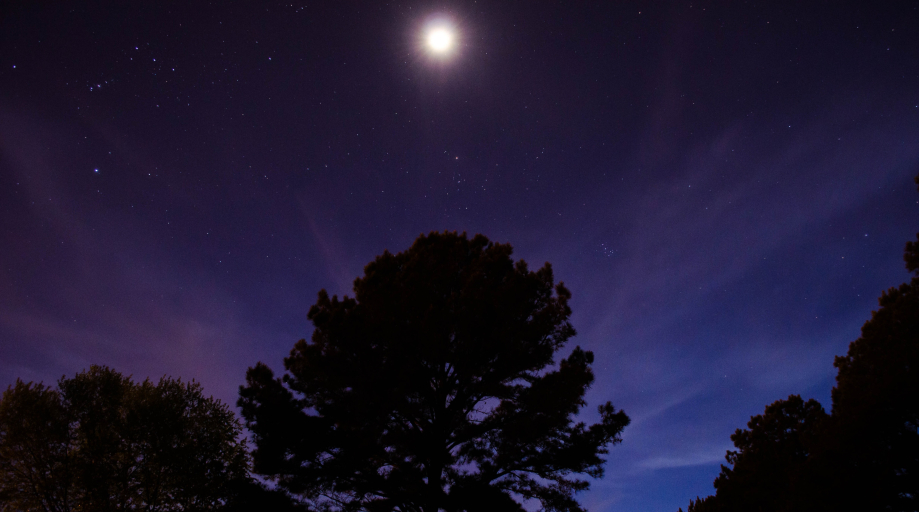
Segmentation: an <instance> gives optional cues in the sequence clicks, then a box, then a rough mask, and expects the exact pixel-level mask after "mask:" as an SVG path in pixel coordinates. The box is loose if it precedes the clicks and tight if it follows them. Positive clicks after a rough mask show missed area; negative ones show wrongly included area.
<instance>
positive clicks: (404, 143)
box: [0, 0, 919, 512]
mask: <svg viewBox="0 0 919 512" xmlns="http://www.w3.org/2000/svg"><path fill="white" fill-rule="evenodd" d="M256 4H258V7H256V6H255V5H256ZM314 4H315V5H314ZM803 4H806V5H803ZM917 9H919V6H917V4H916V3H915V2H885V3H882V4H878V3H873V2H864V3H862V4H851V5H847V6H843V5H842V4H841V3H839V2H801V3H789V5H787V6H777V5H775V3H773V2H763V3H750V2H748V3H743V4H741V3H740V2H731V3H727V2H725V3H718V4H714V3H707V2H671V3H668V4H666V5H661V4H660V3H649V2H615V3H614V2H601V3H591V4H588V3H586V2H584V3H583V4H572V3H570V2H402V3H398V4H384V3H383V2H372V3H371V2H309V3H304V2H302V1H300V0H293V1H291V0H288V1H287V2H286V3H284V4H275V3H273V2H261V3H243V2H238V3H230V2H217V3H216V5H206V4H205V3H204V2H176V3H169V2H147V3H143V4H138V3H130V6H129V5H128V3H125V2H111V3H106V2H93V3H88V2H66V3H64V2H56V3H49V2H10V3H7V4H5V5H4V6H3V7H2V8H0V385H2V386H4V387H5V386H6V385H8V384H9V383H11V382H14V381H15V379H16V378H17V377H18V378H22V379H24V380H36V381H38V380H43V381H45V382H51V381H54V380H56V379H57V378H58V377H60V376H61V375H64V374H66V375H72V374H74V373H75V372H77V371H80V370H82V369H84V368H86V367H87V366H88V365H90V364H93V363H97V364H107V365H110V366H112V367H114V368H115V369H117V370H119V371H121V372H123V373H127V374H133V375H134V377H135V378H136V379H142V378H145V377H148V376H149V377H153V378H157V377H159V376H161V375H164V374H166V375H171V376H176V377H182V378H184V379H191V378H194V379H197V380H199V381H200V382H201V383H202V384H203V385H204V389H205V391H206V392H207V393H208V394H213V395H214V396H216V397H218V398H220V399H222V400H225V401H227V402H230V403H233V404H235V400H236V390H237V387H238V386H239V385H240V384H241V383H242V382H243V380H244V373H245V369H246V368H247V367H248V366H251V365H253V364H255V363H256V362H257V361H259V360H261V361H265V362H266V363H268V364H269V365H270V366H272V367H274V368H275V369H279V368H281V359H282V357H283V356H285V355H286V353H287V352H288V351H289V350H290V348H291V347H292V346H293V343H294V342H295V341H296V340H297V339H300V338H305V337H309V335H310V333H311V326H310V324H309V323H308V321H307V320H306V312H307V309H308V308H309V306H310V305H311V304H312V303H313V302H314V301H315V298H316V292H317V291H318V290H319V289H320V288H326V289H328V290H329V292H330V293H337V294H340V295H341V294H344V293H349V292H350V283H351V281H352V280H353V279H354V278H355V277H357V276H358V275H359V274H361V272H362V268H363V265H364V264H366V263H367V262H369V261H370V260H372V259H373V257H374V256H375V255H377V254H379V253H381V252H382V251H383V250H384V249H389V250H390V251H393V252H395V251H400V250H403V249H406V248H408V246H409V245H410V244H411V242H412V241H413V240H414V239H415V238H416V237H417V236H418V235H419V234H421V233H423V232H429V231H432V230H438V231H440V230H458V231H467V232H469V233H470V234H472V233H483V234H485V235H486V236H488V237H489V238H490V239H492V240H494V241H498V242H509V243H511V244H512V245H513V246H514V248H515V256H516V257H517V258H523V259H525V260H527V261H528V262H530V264H531V266H538V265H541V264H542V263H543V262H544V261H550V262H551V263H552V264H553V266H554V268H555V274H556V277H557V278H558V279H560V280H563V281H564V282H565V283H566V284H567V286H568V287H569V288H570V289H571V291H572V293H573V294H574V297H573V300H572V309H573V310H574V315H573V323H574V325H575V327H576V328H577V329H578V332H579V334H578V336H577V337H576V338H575V339H574V341H573V342H572V347H573V345H574V344H579V345H581V346H583V347H586V348H589V349H590V350H593V351H594V352H595V354H596V364H595V372H596V375H597V382H596V384H595V385H594V387H593V388H592V389H591V391H590V393H589V397H588V398H589V400H590V404H591V406H590V410H593V406H594V405H596V404H597V403H600V402H601V401H605V400H607V399H608V400H612V401H613V403H614V404H615V405H616V406H617V407H620V408H622V409H624V410H625V411H626V412H627V413H628V414H629V415H630V416H631V418H632V424H631V425H630V426H629V427H628V428H627V429H626V431H625V434H624V442H623V444H622V445H621V446H618V447H615V448H614V449H613V450H612V452H611V454H610V456H609V462H608V464H607V475H606V477H605V478H603V479H602V480H599V481H596V482H594V484H593V487H592V489H591V490H590V491H589V492H588V493H585V494H584V495H583V496H582V497H583V500H582V501H583V502H584V503H585V504H586V505H587V507H588V509H589V510H591V511H595V512H619V511H652V510H653V511H657V510H667V511H674V512H675V510H676V508H677V507H679V506H682V507H684V508H685V506H686V504H687V503H688V501H689V499H691V498H695V497H696V496H697V495H701V496H704V495H708V494H710V493H711V492H713V488H712V480H713V479H714V477H715V476H716V475H717V473H718V470H719V464H720V463H721V462H722V461H723V456H724V452H725V450H726V449H728V448H730V446H731V444H730V439H729V436H730V434H731V433H732V432H733V431H734V429H736V428H738V427H742V426H744V425H745V423H746V421H747V420H748V419H749V417H750V416H751V415H753V414H758V413H761V412H762V411H763V409H764V407H765V405H766V404H768V403H771V402H772V401H774V400H776V399H780V398H784V397H786V396H788V395H789V394H791V393H798V394H801V395H802V396H804V397H805V398H811V397H813V398H817V399H818V400H820V401H821V402H822V403H823V404H824V406H825V407H827V408H829V392H830V388H831V386H832V384H833V378H834V376H835V369H834V368H833V366H832V362H833V356H834V355H837V354H843V353H845V351H846V348H847V346H848V343H849V342H851V341H852V340H854V339H855V338H856V337H857V336H858V333H859V328H860V326H861V324H862V323H864V321H865V320H867V319H868V318H869V316H870V311H871V310H872V309H873V308H875V307H876V304H877V302H876V299H877V297H878V295H879V294H880V292H881V291H882V290H883V289H885V288H887V287H890V286H893V285H896V284H899V283H900V282H903V281H905V280H907V277H908V275H907V272H906V270H905V269H904V267H903V262H902V251H903V245H904V243H905V242H906V241H907V240H909V239H912V238H913V237H914V236H915V232H916V231H917V229H919V194H917V193H916V191H915V185H914V184H913V182H912V179H913V177H914V176H915V175H916V174H917V173H919V65H917V63H919V10H917ZM437 16H440V17H443V18H445V19H447V20H449V21H450V22H451V23H453V24H454V26H455V27H456V29H457V37H458V40H457V42H458V43H459V46H458V47H457V48H456V50H455V52H454V53H453V54H452V55H450V56H448V57H447V58H444V59H438V58H435V57H432V56H431V55H430V54H429V53H428V52H426V51H425V50H424V48H423V46H422V44H421V35H422V33H423V29H424V26H425V23H426V21H427V20H429V19H431V18H432V17H437ZM587 416H588V417H590V415H587Z"/></svg>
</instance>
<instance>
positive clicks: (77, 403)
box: [0, 366, 248, 511]
mask: <svg viewBox="0 0 919 512" xmlns="http://www.w3.org/2000/svg"><path fill="white" fill-rule="evenodd" d="M240 432H241V429H240V426H239V423H238V422H237V421H236V419H235V418H234V416H233V413H232V412H230V411H229V410H228V409H227V407H226V406H225V405H223V404H221V403H220V402H219V401H217V400H215V399H213V398H206V397H204V396H203V395H202V393H201V387H200V385H199V384H197V383H195V382H189V383H183V382H181V381H180V380H173V379H169V378H165V377H164V378H162V379H160V381H159V382H158V383H157V384H153V383H152V382H150V381H149V380H145V381H144V382H142V383H139V384H136V383H134V382H132V381H131V379H130V378H129V377H125V376H123V375H121V374H119V373H118V372H116V371H114V370H111V369H109V368H107V367H100V366H92V367H91V368H90V369H89V370H88V371H85V372H82V373H79V374H77V375H76V376H75V377H74V378H72V379H66V378H61V380H60V381H59V382H58V389H56V390H55V389H51V388H48V387H45V386H43V385H42V384H33V383H24V382H22V381H21V380H19V381H17V382H16V384H15V385H14V386H10V388H8V389H7V390H6V392H4V394H3V398H2V400H0V502H2V503H3V504H4V505H6V506H7V507H10V508H13V509H15V510H22V511H32V510H36V511H37V510H46V511H109V510H149V511H153V510H174V511H190V510H195V511H199V510H202V511H203V510H216V509H218V508H219V507H221V506H222V505H223V504H224V503H225V502H226V498H227V497H228V496H229V495H230V491H231V489H230V483H231V482H233V481H238V480H241V479H245V478H246V470H247V464H248V458H247V454H246V451H245V444H244V442H242V441H239V440H238V437H239V435H240Z"/></svg>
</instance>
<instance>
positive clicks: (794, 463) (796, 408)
mask: <svg viewBox="0 0 919 512" xmlns="http://www.w3.org/2000/svg"><path fill="white" fill-rule="evenodd" d="M826 419H827V414H826V412H824V410H823V407H822V406H821V405H820V403H819V402H817V401H816V400H813V399H811V400H808V401H807V402H805V401H804V400H802V399H801V397H800V396H798V395H791V396H789V397H788V399H787V400H778V401H776V402H774V403H773V404H771V405H768V406H766V411H765V412H764V413H763V414H759V415H756V416H753V417H752V418H751V419H750V421H749V422H748V423H747V429H748V430H741V429H737V430H736V431H735V432H734V434H733V435H732V436H731V441H733V442H734V446H735V447H736V448H737V450H734V451H728V453H727V456H726V457H725V458H726V459H727V462H728V463H729V464H731V466H732V467H730V468H729V467H727V466H724V465H722V466H721V474H720V475H718V477H717V478H716V479H715V489H716V490H717V493H716V494H715V496H709V497H708V498H706V499H705V500H699V499H698V498H697V499H696V501H695V502H693V503H691V504H690V507H689V510H690V511H691V512H716V511H719V512H720V511H734V510H738V511H739V510H743V511H751V512H756V511H762V512H767V511H769V512H774V511H777V510H787V509H788V507H789V503H793V502H794V501H795V499H794V495H795V494H796V493H797V492H800V490H799V489H798V488H797V480H798V477H799V475H800V473H801V471H803V469H804V466H805V463H806V462H807V458H808V455H809V449H808V447H809V446H811V445H812V444H813V438H814V437H815V436H816V435H817V432H819V428H820V427H821V426H822V424H823V422H824V421H826Z"/></svg>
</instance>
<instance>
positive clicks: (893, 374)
mask: <svg viewBox="0 0 919 512" xmlns="http://www.w3.org/2000/svg"><path fill="white" fill-rule="evenodd" d="M916 182H917V183H919V176H917V178H916ZM917 238H919V235H917ZM903 259H904V260H905V261H906V268H907V270H909V271H910V272H913V273H914V276H913V277H912V279H911V280H910V282H909V283H904V284H901V285H900V286H899V287H895V288H890V289H889V290H887V291H886V292H884V293H883V294H882V295H881V297H880V299H878V303H879V305H880V308H879V309H878V310H877V311H873V312H872V313H871V319H870V320H868V321H867V322H865V325H864V326H862V333H861V334H862V335H861V337H859V338H858V339H857V340H855V341H853V342H852V343H851V344H850V345H849V351H848V353H847V354H846V355H845V356H839V357H837V358H836V361H835V363H834V366H836V368H838V370H839V371H838V374H837V376H836V387H834V388H833V395H832V396H833V419H834V422H833V424H832V428H831V429H830V431H829V432H828V435H827V445H826V446H825V447H824V451H823V453H822V454H821V455H822V458H824V459H825V460H823V461H822V467H823V469H824V470H827V469H831V468H832V469H837V471H836V472H835V473H834V474H835V475H836V476H837V477H838V480H839V482H840V487H849V486H851V485H858V486H864V488H865V491H864V492H862V493H859V494H858V496H850V497H849V498H848V499H847V504H848V505H856V506H863V507H871V508H874V509H876V510H910V511H914V510H919V241H917V242H908V243H907V244H906V251H905V254H904V257H903ZM839 468H845V470H843V471H839ZM850 488H851V487H850ZM853 500H854V501H853Z"/></svg>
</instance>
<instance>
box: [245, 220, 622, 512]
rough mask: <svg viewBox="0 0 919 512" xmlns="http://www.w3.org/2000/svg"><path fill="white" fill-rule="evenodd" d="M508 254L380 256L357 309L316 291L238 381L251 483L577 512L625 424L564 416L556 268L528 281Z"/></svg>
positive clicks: (424, 239) (580, 393) (346, 500)
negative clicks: (280, 353) (302, 335)
mask: <svg viewBox="0 0 919 512" xmlns="http://www.w3.org/2000/svg"><path fill="white" fill-rule="evenodd" d="M510 256H511V247H510V245H504V244H494V243H491V242H489V241H488V239H487V238H485V237H484V236H482V235H476V236H475V237H473V238H472V239H467V237H466V235H465V234H462V235H457V234H456V233H431V234H430V235H427V236H421V237H420V238H418V239H417V240H416V241H415V243H414V244H413V245H412V247H411V248H410V249H408V250H407V251H405V252H401V253H399V254H396V255H393V254H390V253H389V252H384V253H383V254H382V255H381V256H378V257H377V258H376V259H375V260H374V261H373V262H371V263H370V264H368V265H367V267H366V268H365V270H364V276H363V277H361V278H358V279H357V280H355V282H354V294H355V296H354V298H349V297H347V296H346V297H344V298H342V299H341V300H339V299H338V298H337V297H335V296H333V297H332V298H329V296H328V294H327V293H326V292H325V290H322V291H320V292H319V298H318V301H317V302H316V304H315V305H314V306H313V307H312V308H311V309H310V311H309V315H308V318H309V319H310V320H312V322H313V324H314V326H315V330H314V332H313V335H312V339H311V341H309V342H307V341H306V340H300V341H299V342H297V343H296V344H295V345H294V348H293V350H292V351H291V353H290V356H289V357H287V358H285V360H284V366H285V368H286V370H287V372H286V373H285V374H284V376H283V377H282V378H275V377H274V375H273V373H272V371H271V370H270V369H269V368H268V367H267V366H266V365H264V364H262V363H259V364H257V365H256V366H254V367H252V368H250V369H249V371H248V372H247V375H246V381H247V383H246V385H245V386H242V387H241V388H240V400H239V405H240V406H241V407H242V413H243V416H244V417H245V419H246V424H247V426H248V428H249V429H250V430H251V431H252V433H253V434H254V439H255V445H256V449H255V450H254V452H253V459H254V468H255V471H256V472H258V473H260V474H262V475H264V476H266V477H268V478H271V479H274V480H276V481H277V483H278V485H279V486H280V487H281V488H283V489H286V490H287V491H288V492H290V493H292V494H294V495H299V496H300V497H302V498H303V499H304V500H306V501H308V502H309V503H311V504H313V505H314V506H316V507H317V508H327V509H331V510H367V511H374V512H375V511H393V510H399V511H402V512H410V511H424V512H428V511H432V512H436V511H437V510H447V511H460V510H476V511H479V510H484V511H489V510H493V511H505V510H508V511H520V510H523V508H522V505H521V503H523V502H525V501H526V500H538V501H539V502H541V503H542V506H543V507H544V509H545V510H566V511H580V510H583V509H582V508H581V507H580V505H579V504H578V503H577V501H576V500H575V499H574V495H575V493H576V492H578V491H581V490H584V489H586V488H587V487H588V483H587V482H586V481H584V480H581V479H578V478H577V476H576V475H577V474H587V475H590V476H593V477H599V476H600V475H601V474H602V472H603V467H602V465H603V463H604V460H603V458H602V457H601V455H603V454H605V453H607V446H608V445H609V444H611V443H613V444H615V443H618V442H620V438H619V435H620V433H621V431H622V429H623V428H624V427H625V426H626V425H627V424H628V422H629V420H628V417H627V416H626V415H625V414H624V413H623V412H621V411H616V410H615V409H614V408H613V406H612V405H611V404H610V403H609V402H607V403H606V404H604V405H601V406H600V407H599V415H600V422H599V423H596V424H593V425H590V426H587V425H585V424H584V423H575V422H574V421H573V419H572V418H573V416H574V415H575V414H576V413H577V412H578V411H579V410H580V409H581V408H582V407H583V406H584V405H585V402H584V393H585V391H586V389H587V388H588V386H590V384H591V383H592V382H593V379H594V376H593V373H592V371H591V369H590V364H591V363H592V362H593V354H592V353H590V352H587V351H584V350H581V349H580V348H579V347H578V348H575V349H574V350H573V351H572V352H571V353H570V355H569V356H568V357H567V358H565V359H562V360H561V361H560V362H559V363H558V365H557V366H554V361H553V358H554V355H555V354H556V353H557V352H558V351H559V350H560V349H561V348H562V346H563V345H564V344H565V342H566V341H567V340H568V339H569V338H571V337H572V336H573V335H574V334H575V331H574V328H572V326H571V325H570V323H569V322H568V317H569V315H570V313H571V311H570V309H569V307H568V299H569V297H570V293H569V291H568V290H567V289H566V288H565V287H564V285H562V284H561V283H559V284H557V285H556V284H554V282H553V276H552V268H551V266H550V265H549V264H548V263H546V264H545V266H543V267H542V268H541V269H539V270H537V271H535V272H533V271H530V270H528V268H527V265H526V263H525V262H523V261H522V260H521V261H516V262H514V261H513V260H512V259H511V257H510Z"/></svg>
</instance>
